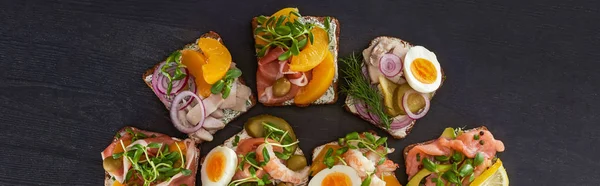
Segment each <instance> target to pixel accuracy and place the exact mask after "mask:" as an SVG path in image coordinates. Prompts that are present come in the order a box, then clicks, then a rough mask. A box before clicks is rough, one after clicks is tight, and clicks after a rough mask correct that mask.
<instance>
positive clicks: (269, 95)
mask: <svg viewBox="0 0 600 186" xmlns="http://www.w3.org/2000/svg"><path fill="white" fill-rule="evenodd" d="M298 91H300V87H299V86H297V85H294V84H292V85H291V87H290V91H289V92H288V93H287V94H286V95H283V96H281V97H275V96H274V95H273V87H272V86H270V87H267V88H266V89H265V91H264V94H263V95H261V96H260V98H259V100H260V102H261V103H264V104H281V103H283V102H285V101H287V100H291V99H292V98H294V96H296V94H298Z"/></svg>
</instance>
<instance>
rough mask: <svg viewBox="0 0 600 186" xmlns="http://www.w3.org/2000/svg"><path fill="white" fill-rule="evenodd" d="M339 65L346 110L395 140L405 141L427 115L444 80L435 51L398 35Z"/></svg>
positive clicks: (375, 41) (374, 42) (383, 38)
mask: <svg viewBox="0 0 600 186" xmlns="http://www.w3.org/2000/svg"><path fill="white" fill-rule="evenodd" d="M340 61H341V62H342V63H343V64H345V65H346V68H344V69H343V70H342V73H344V75H346V76H345V78H344V79H345V80H346V82H347V86H345V87H343V89H342V92H345V93H346V94H347V95H348V96H347V97H346V100H345V106H344V107H345V108H346V110H348V111H350V112H351V113H353V114H355V115H357V116H359V117H360V118H362V119H364V120H366V121H368V122H369V123H371V124H373V125H375V126H377V127H379V128H381V129H383V130H386V131H387V132H388V133H390V134H391V135H392V136H393V137H394V138H404V137H406V135H408V133H409V132H410V130H411V129H412V127H413V126H414V125H415V121H416V120H417V119H420V118H422V117H423V116H425V114H427V112H428V111H429V108H430V100H431V99H432V98H433V95H434V94H435V91H436V90H437V89H438V88H439V87H440V86H441V85H442V82H443V81H444V79H445V76H444V75H443V71H442V68H441V67H440V63H439V62H438V59H437V57H436V55H435V54H434V53H433V52H431V51H429V50H428V49H426V48H425V47H422V46H412V45H411V44H409V43H408V42H406V41H403V40H401V39H398V38H394V37H388V36H380V37H377V38H375V39H373V40H372V41H371V44H370V45H369V47H368V48H366V49H365V50H363V52H362V54H357V55H354V54H353V55H352V56H349V57H347V58H344V59H340Z"/></svg>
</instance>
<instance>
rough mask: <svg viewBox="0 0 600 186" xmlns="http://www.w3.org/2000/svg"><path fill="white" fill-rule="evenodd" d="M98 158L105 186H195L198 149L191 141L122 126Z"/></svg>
mask: <svg viewBox="0 0 600 186" xmlns="http://www.w3.org/2000/svg"><path fill="white" fill-rule="evenodd" d="M101 155H102V166H103V167H104V171H105V172H106V174H105V175H106V176H105V177H106V178H105V181H104V185H105V186H125V185H144V186H149V185H157V186H160V185H162V186H167V185H195V183H196V172H197V169H198V162H199V157H200V149H198V148H197V147H196V144H195V143H194V141H193V140H191V139H185V140H180V139H177V138H172V137H169V136H167V135H164V134H160V133H156V132H149V131H144V130H140V129H137V128H134V127H125V128H123V129H121V130H119V132H117V134H116V135H115V138H114V140H113V141H112V143H111V144H110V145H108V147H106V149H104V151H102V153H101Z"/></svg>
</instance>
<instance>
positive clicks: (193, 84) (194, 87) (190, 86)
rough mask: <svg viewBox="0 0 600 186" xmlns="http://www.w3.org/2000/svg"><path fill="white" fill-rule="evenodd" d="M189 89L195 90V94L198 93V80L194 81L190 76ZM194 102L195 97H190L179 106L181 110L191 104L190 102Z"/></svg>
mask: <svg viewBox="0 0 600 186" xmlns="http://www.w3.org/2000/svg"><path fill="white" fill-rule="evenodd" d="M188 84H189V85H188V87H189V88H188V90H189V91H191V92H193V93H194V94H196V93H197V92H198V91H197V90H196V81H194V78H193V77H190V81H188ZM193 102H194V99H188V100H186V101H185V103H183V104H182V106H181V107H180V108H179V110H183V109H185V108H186V107H187V106H189V105H190V104H192V103H193Z"/></svg>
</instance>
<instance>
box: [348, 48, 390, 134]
mask: <svg viewBox="0 0 600 186" xmlns="http://www.w3.org/2000/svg"><path fill="white" fill-rule="evenodd" d="M362 58H363V57H362V54H352V55H351V56H349V57H347V58H341V59H340V61H341V62H342V63H344V64H345V65H346V68H344V69H342V73H344V74H345V75H346V77H345V78H344V79H345V80H346V83H347V86H344V87H342V92H345V93H346V94H348V96H350V99H351V101H352V103H353V104H358V103H361V102H362V103H364V104H365V105H366V108H367V109H368V110H367V111H368V112H369V113H372V114H374V115H375V116H377V117H378V118H379V120H380V122H381V123H380V125H381V126H383V127H385V128H386V129H389V128H390V123H391V121H392V119H391V117H390V116H388V115H387V114H386V113H385V111H384V107H385V106H384V105H383V97H382V96H381V95H380V94H379V92H378V91H377V89H376V88H373V87H371V84H370V83H369V81H368V79H367V77H365V76H364V75H363V73H362Z"/></svg>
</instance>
